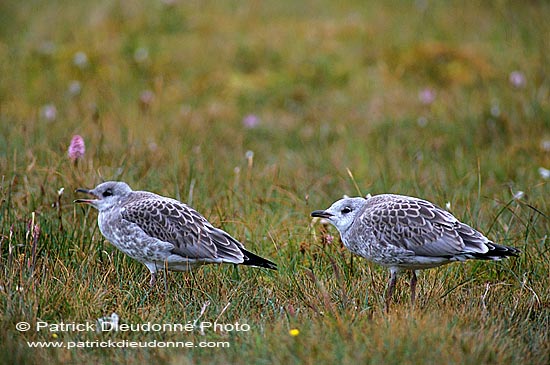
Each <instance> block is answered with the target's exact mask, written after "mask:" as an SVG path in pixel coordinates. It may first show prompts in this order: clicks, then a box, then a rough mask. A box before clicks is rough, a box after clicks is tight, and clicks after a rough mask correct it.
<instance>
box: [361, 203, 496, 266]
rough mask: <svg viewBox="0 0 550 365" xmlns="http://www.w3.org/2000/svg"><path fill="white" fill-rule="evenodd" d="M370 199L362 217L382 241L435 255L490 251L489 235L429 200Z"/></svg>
mask: <svg viewBox="0 0 550 365" xmlns="http://www.w3.org/2000/svg"><path fill="white" fill-rule="evenodd" d="M369 200H371V201H369V203H368V206H367V208H366V209H365V211H364V213H363V214H362V216H361V219H362V222H363V224H368V225H370V226H371V227H372V230H373V232H374V234H375V236H376V238H377V240H378V242H379V243H380V244H381V245H384V246H397V247H400V248H404V249H407V250H410V251H412V252H414V253H415V254H416V255H420V256H434V257H445V256H449V257H451V256H453V255H456V254H460V253H463V252H479V253H484V252H487V246H486V245H485V243H486V242H487V241H488V240H487V238H485V237H484V236H483V235H481V234H480V233H479V232H477V231H476V230H474V229H472V228H470V227H469V226H467V225H465V224H463V223H461V222H460V221H458V220H457V219H456V218H455V217H454V216H453V215H452V214H451V213H449V212H447V211H445V210H443V209H441V208H439V207H437V206H435V205H434V204H432V203H430V202H428V201H425V200H421V199H416V198H410V197H405V196H400V195H389V194H387V195H380V196H376V197H373V198H371V199H369Z"/></svg>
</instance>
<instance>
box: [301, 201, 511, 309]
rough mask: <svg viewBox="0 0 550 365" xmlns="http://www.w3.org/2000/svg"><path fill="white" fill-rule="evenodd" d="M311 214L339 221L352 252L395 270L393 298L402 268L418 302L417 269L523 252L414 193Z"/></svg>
mask: <svg viewBox="0 0 550 365" xmlns="http://www.w3.org/2000/svg"><path fill="white" fill-rule="evenodd" d="M311 215H312V216H314V217H320V218H325V219H327V220H328V221H329V222H330V223H331V224H333V225H334V226H335V227H336V228H337V229H338V231H339V232H340V236H341V237H342V241H343V243H344V245H345V246H346V247H347V248H348V249H349V250H350V251H351V252H353V253H354V254H356V255H359V256H362V257H364V258H366V259H368V260H370V261H373V262H375V263H377V264H380V265H383V266H386V267H389V268H390V271H391V277H390V283H389V286H388V292H387V295H386V300H387V301H389V299H390V297H391V295H392V292H393V289H394V286H395V281H396V276H397V273H398V272H399V271H401V270H412V276H411V301H412V302H413V303H414V299H415V292H414V290H415V286H416V272H415V270H419V269H427V268H431V267H436V266H440V265H444V264H447V263H450V262H453V261H466V260H468V259H481V260H500V259H501V258H505V257H508V256H517V254H518V253H519V250H518V249H516V248H513V247H507V246H502V245H498V244H495V243H493V242H492V241H490V240H489V239H488V238H487V237H485V236H484V235H483V234H481V233H480V232H478V231H477V230H475V229H473V228H472V227H470V226H468V225H466V224H464V223H462V222H460V221H459V220H458V219H457V218H455V217H454V216H453V215H452V214H451V213H449V212H447V211H445V210H443V209H441V208H439V207H438V206H436V205H434V204H432V203H430V202H429V201H426V200H422V199H418V198H413V197H409V196H403V195H394V194H381V195H375V196H368V197H367V198H361V197H356V198H344V199H341V200H338V201H336V202H335V203H334V204H332V206H331V207H330V208H328V209H326V210H318V211H314V212H313V213H311ZM387 305H389V304H388V302H387Z"/></svg>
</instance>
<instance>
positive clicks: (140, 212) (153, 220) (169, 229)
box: [122, 198, 243, 263]
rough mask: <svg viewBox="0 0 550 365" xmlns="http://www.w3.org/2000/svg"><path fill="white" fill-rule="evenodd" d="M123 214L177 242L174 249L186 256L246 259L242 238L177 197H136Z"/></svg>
mask: <svg viewBox="0 0 550 365" xmlns="http://www.w3.org/2000/svg"><path fill="white" fill-rule="evenodd" d="M122 218H123V219H126V220H127V221H129V222H132V223H135V224H136V225H138V226H139V227H140V228H141V229H142V230H143V231H144V232H145V233H146V234H147V235H149V236H151V237H155V238H157V239H159V240H161V241H164V242H169V243H171V244H173V245H174V248H173V249H172V253H174V254H177V255H180V256H182V257H188V258H193V259H199V260H200V259H206V260H216V259H222V260H223V261H226V262H235V263H240V262H242V261H243V253H242V252H241V250H240V248H242V247H243V246H242V244H241V243H240V242H238V241H237V240H235V239H234V238H233V237H231V236H230V235H229V234H228V233H226V232H224V231H222V230H221V229H218V228H215V227H214V226H212V225H211V224H210V222H208V221H207V220H206V218H204V217H203V216H202V215H201V214H200V213H198V212H197V211H196V210H194V209H193V208H190V207H188V206H187V205H185V204H183V203H180V202H178V201H177V200H173V199H162V200H161V199H154V198H148V199H139V200H135V201H133V202H129V203H128V204H126V205H125V206H124V209H123V212H122Z"/></svg>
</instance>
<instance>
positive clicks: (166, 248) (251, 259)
mask: <svg viewBox="0 0 550 365" xmlns="http://www.w3.org/2000/svg"><path fill="white" fill-rule="evenodd" d="M76 191H77V192H80V193H86V194H89V195H91V196H93V197H94V198H95V199H77V200H75V203H86V204H90V205H91V206H93V207H94V208H96V209H97V210H99V215H98V217H97V221H98V224H99V230H100V231H101V233H102V234H103V236H105V238H107V240H109V241H110V242H111V243H112V244H113V245H114V246H115V247H116V248H118V249H119V250H120V251H122V252H124V253H125V254H126V255H128V256H130V257H131V258H133V259H135V260H137V261H139V262H141V263H143V264H145V266H147V268H148V269H149V271H150V272H151V281H150V284H151V286H153V285H154V284H155V281H156V273H157V270H159V269H161V270H162V268H164V267H165V265H166V267H167V268H168V270H172V271H188V270H191V269H193V268H194V267H196V266H198V265H203V264H214V263H215V264H221V263H232V264H242V265H250V266H256V267H264V268H268V269H273V270H277V266H276V265H275V264H274V263H273V262H271V261H269V260H266V259H264V258H261V257H260V256H257V255H255V254H253V253H252V252H249V251H247V250H246V249H245V248H244V246H243V244H242V243H240V242H239V241H237V240H236V239H235V238H233V237H231V236H230V235H229V234H228V233H227V232H225V231H222V230H221V229H219V228H215V227H214V226H212V224H210V222H208V221H207V220H206V218H204V217H203V216H202V215H201V214H200V213H199V212H197V211H196V210H194V209H193V208H191V207H189V206H187V205H186V204H184V203H182V202H179V201H177V200H175V199H171V198H166V197H163V196H160V195H157V194H154V193H150V192H147V191H133V190H132V189H131V188H130V187H129V186H128V184H126V183H124V182H118V181H108V182H104V183H102V184H99V185H98V186H96V187H95V188H94V189H92V190H88V189H77V190H76Z"/></svg>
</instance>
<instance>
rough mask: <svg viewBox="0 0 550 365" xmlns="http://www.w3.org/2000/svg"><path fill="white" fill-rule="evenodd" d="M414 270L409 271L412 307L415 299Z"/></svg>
mask: <svg viewBox="0 0 550 365" xmlns="http://www.w3.org/2000/svg"><path fill="white" fill-rule="evenodd" d="M416 281H417V280H416V270H412V271H411V305H412V306H413V307H414V302H415V300H416Z"/></svg>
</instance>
